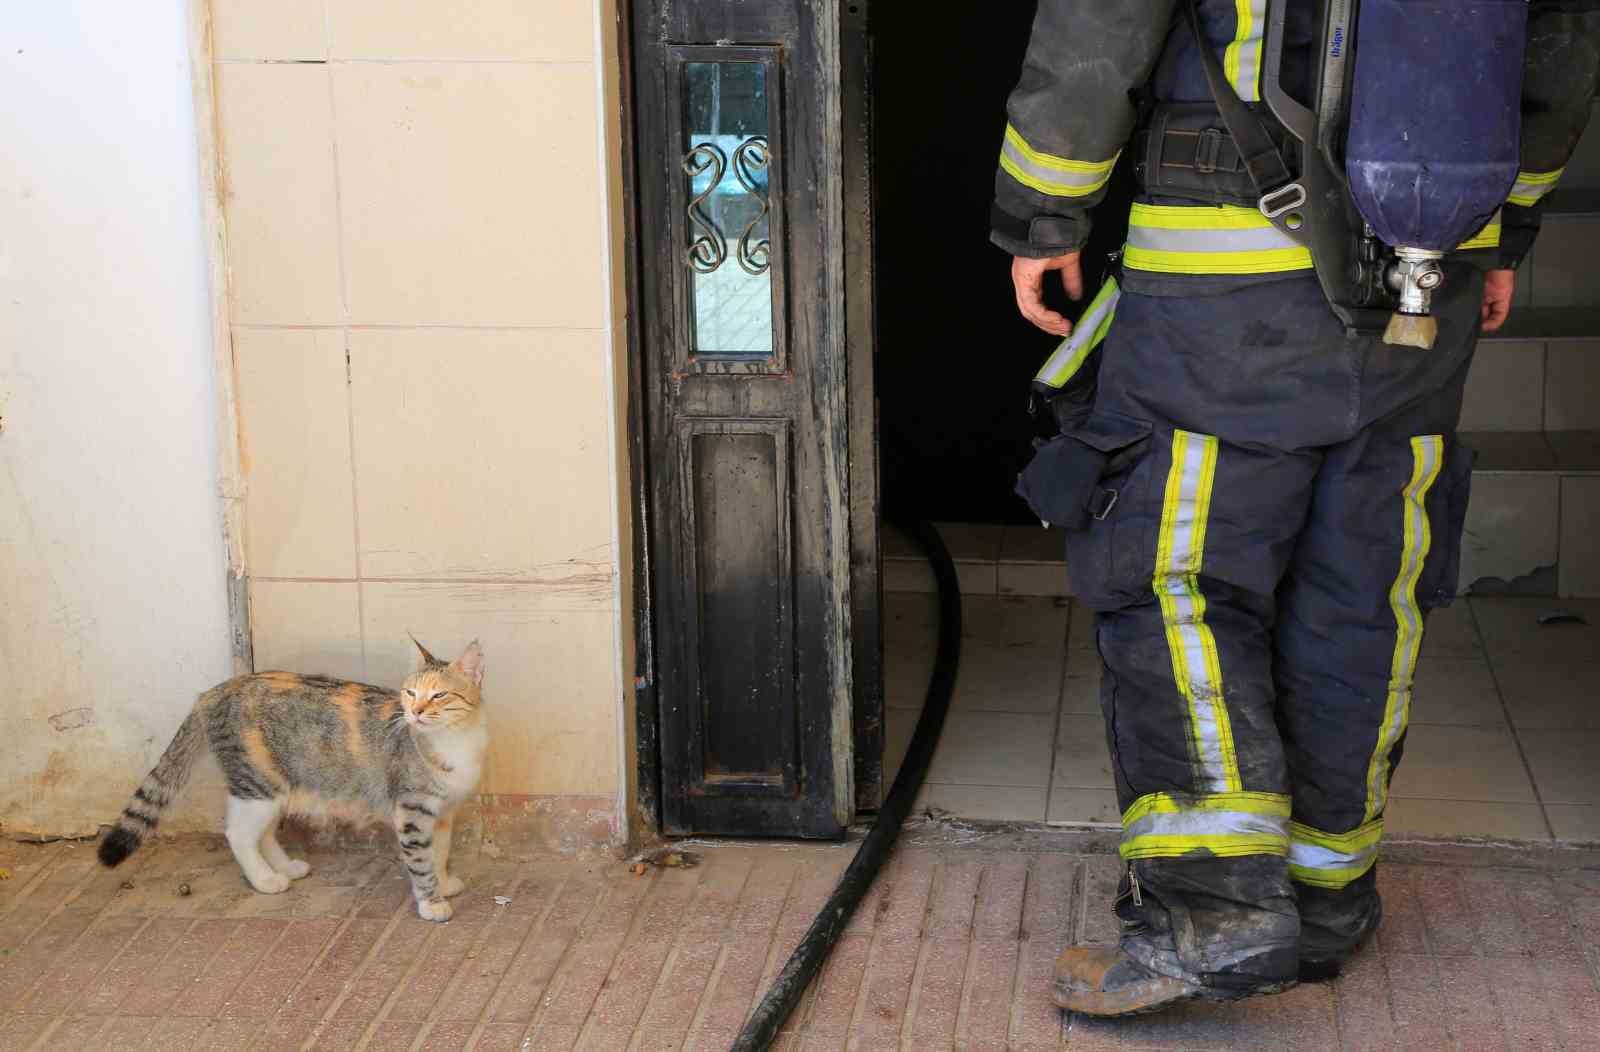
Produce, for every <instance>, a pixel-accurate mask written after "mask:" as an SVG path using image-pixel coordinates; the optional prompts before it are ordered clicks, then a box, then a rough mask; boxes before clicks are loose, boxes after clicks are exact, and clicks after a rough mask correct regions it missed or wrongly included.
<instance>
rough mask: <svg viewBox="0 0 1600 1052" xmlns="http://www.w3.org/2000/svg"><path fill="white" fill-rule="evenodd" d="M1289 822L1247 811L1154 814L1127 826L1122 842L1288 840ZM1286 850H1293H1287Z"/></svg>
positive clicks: (1280, 818) (1281, 817) (1285, 818)
mask: <svg viewBox="0 0 1600 1052" xmlns="http://www.w3.org/2000/svg"><path fill="white" fill-rule="evenodd" d="M1288 824H1289V819H1288V817H1287V816H1283V815H1263V814H1255V813H1253V812H1250V811H1178V812H1176V813H1173V812H1165V811H1157V812H1153V813H1151V814H1147V815H1144V816H1143V817H1141V818H1139V819H1137V820H1135V821H1133V822H1131V823H1129V825H1128V826H1127V827H1126V828H1125V829H1123V831H1122V839H1124V840H1136V839H1138V838H1140V837H1193V836H1206V837H1219V836H1271V837H1282V838H1284V840H1285V841H1287V840H1288V837H1289V834H1288V832H1287V829H1288ZM1290 850H1293V847H1292V846H1291V848H1290Z"/></svg>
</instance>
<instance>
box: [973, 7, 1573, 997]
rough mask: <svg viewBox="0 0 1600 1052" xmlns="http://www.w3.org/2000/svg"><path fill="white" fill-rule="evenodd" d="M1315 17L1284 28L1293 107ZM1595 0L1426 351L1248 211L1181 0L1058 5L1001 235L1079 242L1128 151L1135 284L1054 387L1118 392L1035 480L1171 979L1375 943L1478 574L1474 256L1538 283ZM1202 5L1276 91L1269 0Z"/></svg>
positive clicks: (1554, 69)
mask: <svg viewBox="0 0 1600 1052" xmlns="http://www.w3.org/2000/svg"><path fill="white" fill-rule="evenodd" d="M1316 6H1317V5H1315V4H1312V3H1310V2H1305V3H1295V4H1293V5H1292V6H1291V9H1290V11H1289V24H1288V33H1287V44H1286V49H1285V51H1286V54H1285V56H1284V78H1285V86H1286V88H1288V90H1289V91H1290V92H1291V93H1296V92H1297V91H1298V90H1300V89H1302V88H1303V86H1304V83H1305V81H1306V79H1307V77H1308V74H1309V68H1310V56H1309V53H1308V51H1309V43H1308V42H1309V41H1310V40H1311V39H1312V36H1313V32H1312V19H1313V18H1314V17H1315V15H1314V9H1315V7H1316ZM1597 8H1600V3H1595V2H1590V3H1570V2H1569V3H1562V2H1539V0H1535V2H1534V3H1533V4H1532V7H1531V21H1530V28H1529V36H1528V41H1529V42H1528V50H1527V59H1526V69H1527V72H1526V86H1525V102H1524V109H1523V142H1522V164H1521V167H1522V172H1521V175H1520V177H1519V178H1518V180H1517V184H1516V186H1515V188H1514V189H1513V190H1512V191H1511V193H1510V196H1509V198H1508V200H1507V201H1506V204H1505V206H1504V208H1503V210H1502V213H1501V217H1500V218H1499V219H1498V220H1497V221H1496V222H1494V223H1491V224H1490V225H1489V226H1488V227H1487V228H1486V229H1484V230H1483V231H1481V232H1480V233H1479V234H1478V235H1477V236H1476V237H1475V238H1474V239H1473V240H1472V242H1471V243H1470V245H1469V246H1468V248H1467V249H1466V250H1465V251H1463V252H1462V253H1460V254H1458V255H1457V256H1455V257H1453V258H1451V259H1449V260H1447V261H1446V274H1447V282H1446V285H1445V287H1444V289H1443V290H1442V291H1441V293H1440V294H1439V295H1438V296H1437V297H1436V298H1435V301H1434V313H1435V316H1436V317H1437V318H1438V321H1439V337H1438V340H1437V342H1436V344H1435V347H1434V349H1433V350H1431V351H1418V350H1416V349H1413V348H1397V347H1390V346H1388V345H1385V344H1383V343H1382V342H1381V340H1380V339H1378V338H1377V337H1376V336H1367V335H1363V334H1359V333H1350V332H1347V331H1346V329H1345V327H1344V326H1343V325H1342V324H1341V323H1340V322H1339V321H1338V319H1337V318H1336V317H1335V316H1334V314H1333V313H1332V312H1331V311H1330V310H1329V308H1328V306H1327V303H1326V301H1325V300H1324V299H1323V295H1322V291H1321V287H1320V285H1319V284H1318V282H1317V281H1316V279H1315V278H1314V277H1313V276H1312V272H1311V259H1310V257H1309V255H1308V254H1307V253H1306V251H1305V250H1304V249H1303V248H1301V247H1300V246H1298V245H1296V244H1294V243H1293V242H1290V241H1288V240H1287V239H1285V238H1283V237H1282V236H1281V235H1280V234H1279V233H1278V232H1277V231H1276V230H1275V229H1274V228H1272V227H1271V226H1270V225H1269V224H1268V223H1267V221H1266V220H1265V219H1263V218H1262V217H1261V216H1260V214H1259V213H1258V212H1257V211H1256V210H1255V209H1253V208H1251V207H1249V206H1248V204H1247V203H1246V202H1247V200H1248V198H1247V196H1246V186H1247V184H1246V183H1245V182H1243V181H1242V173H1241V172H1240V170H1239V165H1238V161H1237V153H1236V152H1235V151H1233V150H1232V149H1231V144H1230V143H1229V142H1228V140H1227V137H1226V132H1225V131H1222V132H1221V133H1220V136H1219V135H1218V134H1216V133H1214V132H1207V130H1206V129H1207V128H1212V129H1220V128H1222V124H1221V122H1220V121H1219V120H1217V119H1216V117H1215V115H1214V114H1212V115H1211V116H1210V117H1209V120H1208V118H1207V117H1206V115H1205V113H1204V112H1203V111H1204V110H1205V107H1206V106H1207V105H1208V104H1209V103H1210V101H1211V95H1210V92H1209V90H1208V88H1207V85H1206V80H1205V77H1204V74H1203V71H1202V68H1201V64H1200V62H1199V60H1198V58H1199V53H1198V51H1197V48H1196V44H1195V40H1194V36H1193V34H1192V33H1191V32H1190V29H1189V27H1188V26H1187V25H1186V24H1185V22H1184V20H1183V18H1182V16H1181V13H1180V12H1179V11H1178V7H1177V2H1175V0H1118V2H1115V3H1110V2H1104V0H1040V2H1039V7H1038V15H1037V18H1036V21H1035V23H1034V28H1033V36H1032V39H1031V41H1030V43H1029V46H1028V51H1027V59H1026V63H1025V65H1024V67H1023V71H1022V77H1021V80H1020V82H1019V84H1018V85H1017V88H1016V90H1015V91H1014V92H1013V94H1012V96H1011V99H1010V103H1009V106H1008V117H1009V125H1008V127H1007V128H1006V132H1005V141H1004V144H1003V146H1002V148H1001V154H1000V165H999V169H1000V170H999V173H998V175H997V193H996V201H995V206H994V222H993V234H992V237H993V240H994V241H995V242H996V243H997V244H999V245H1000V246H1001V247H1003V248H1005V249H1006V250H1007V251H1009V252H1011V253H1013V254H1015V255H1021V256H1031V257H1044V256H1055V255H1060V254H1062V253H1065V252H1068V251H1071V250H1074V249H1077V248H1080V247H1081V246H1083V245H1084V243H1085V241H1086V239H1087V237H1088V233H1089V224H1090V216H1091V214H1092V213H1093V210H1094V207H1095V205H1096V204H1097V203H1098V202H1099V201H1100V200H1101V198H1102V196H1103V192H1104V188H1105V186H1106V181H1107V178H1108V176H1109V175H1110V173H1111V171H1112V168H1113V166H1114V165H1115V163H1116V162H1117V160H1118V157H1119V156H1120V155H1121V154H1123V153H1124V152H1126V151H1129V150H1134V151H1137V156H1136V157H1134V158H1133V160H1135V161H1136V163H1137V165H1139V166H1143V168H1144V171H1143V173H1142V177H1143V186H1144V189H1143V191H1142V193H1141V194H1140V196H1139V197H1138V198H1137V199H1136V200H1137V203H1136V204H1135V205H1134V206H1133V214H1132V216H1131V221H1130V231H1129V234H1128V240H1127V246H1126V250H1125V254H1124V257H1123V260H1122V268H1123V275H1124V277H1123V281H1122V285H1121V287H1120V288H1119V287H1118V286H1117V285H1116V284H1115V283H1108V284H1107V286H1106V287H1105V288H1104V289H1102V290H1101V292H1100V295H1099V296H1098V297H1096V298H1095V300H1094V301H1093V302H1092V303H1091V304H1090V305H1089V306H1088V309H1087V310H1086V312H1085V313H1084V315H1083V316H1082V317H1081V318H1080V320H1079V322H1078V324H1077V326H1076V328H1075V331H1074V333H1073V335H1072V336H1071V337H1069V338H1068V339H1067V340H1066V341H1064V342H1063V344H1062V346H1061V348H1060V349H1058V351H1057V352H1056V354H1055V355H1054V356H1053V357H1052V358H1051V361H1050V363H1049V364H1047V366H1046V369H1045V372H1044V373H1042V374H1041V379H1042V380H1043V381H1045V382H1046V384H1047V386H1049V387H1051V388H1054V389H1064V390H1071V389H1072V388H1073V386H1074V385H1075V384H1076V383H1078V382H1079V381H1080V380H1081V379H1082V377H1084V376H1085V375H1097V384H1096V386H1095V388H1094V390H1093V393H1092V397H1085V398H1082V399H1080V400H1079V401H1080V405H1079V406H1078V407H1077V409H1075V410H1074V411H1073V412H1072V413H1070V414H1068V415H1067V416H1065V417H1064V424H1065V427H1064V434H1063V435H1062V436H1060V437H1059V438H1057V439H1055V440H1054V442H1053V443H1052V445H1050V446H1047V447H1045V450H1044V451H1043V452H1042V453H1041V456H1040V457H1039V458H1037V459H1036V460H1035V466H1034V467H1031V468H1030V472H1033V477H1031V478H1030V477H1029V476H1027V475H1025V476H1024V480H1023V488H1024V489H1025V490H1026V489H1031V490H1032V491H1033V492H1034V493H1035V494H1040V493H1043V494H1046V495H1047V496H1050V497H1051V498H1053V499H1054V500H1055V501H1056V503H1057V504H1061V503H1066V504H1069V505H1071V507H1070V508H1069V509H1068V513H1067V514H1064V515H1062V516H1059V517H1058V520H1057V521H1058V524H1060V525H1063V526H1065V527H1067V547H1068V554H1067V558H1068V565H1069V567H1070V571H1071V576H1072V579H1073V584H1074V588H1075V591H1076V594H1077V596H1078V598H1079V600H1080V601H1081V602H1083V603H1084V604H1085V605H1087V606H1088V607H1089V608H1090V609H1092V610H1094V611H1095V612H1096V623H1097V629H1096V630H1097V639H1098V645H1099V651H1100V654H1101V657H1102V685H1101V705H1102V710H1103V712H1104V715H1105V723H1106V733H1107V738H1108V744H1109V746H1110V752H1111V757H1112V767H1113V772H1114V776H1115V780H1116V787H1117V791H1118V795H1119V798H1120V805H1121V807H1122V809H1123V815H1122V825H1123V834H1122V842H1121V853H1122V857H1123V859H1124V860H1125V861H1126V863H1127V868H1126V871H1125V873H1124V876H1123V886H1122V894H1121V895H1120V896H1119V898H1118V903H1117V909H1118V912H1119V914H1120V915H1121V917H1122V919H1123V921H1124V935H1123V945H1124V949H1125V950H1126V951H1127V952H1128V953H1130V954H1132V955H1133V956H1135V957H1136V958H1137V959H1139V960H1140V961H1141V962H1142V963H1144V964H1146V965H1147V966H1148V967H1150V968H1153V969H1155V970H1157V971H1160V972H1163V973H1166V974H1171V975H1174V976H1176V977H1183V978H1196V977H1198V978H1199V979H1200V980H1201V981H1202V982H1205V983H1207V984H1210V985H1212V986H1218V987H1228V986H1235V987H1240V988H1248V987H1251V986H1255V985H1261V984H1264V983H1268V982H1274V981H1281V980H1283V979H1284V978H1285V977H1289V976H1292V975H1293V974H1294V972H1295V969H1296V958H1297V957H1298V958H1300V959H1301V960H1302V961H1305V960H1311V961H1319V960H1320V961H1328V960H1336V959H1338V958H1339V957H1340V956H1342V955H1343V954H1345V953H1348V952H1349V951H1350V949H1351V948H1352V947H1353V946H1354V945H1355V944H1356V943H1357V942H1359V940H1360V939H1362V938H1363V937H1364V936H1365V935H1366V934H1367V933H1368V932H1370V931H1371V930H1372V928H1373V927H1374V926H1375V925H1376V923H1377V919H1378V916H1379V910H1380V906H1379V901H1378V896H1377V892H1376V882H1375V876H1376V873H1375V870H1374V868H1373V867H1374V863H1375V860H1376V858H1377V853H1378V843H1379V839H1380V837H1381V836H1382V833H1383V828H1384V820H1385V816H1386V813H1387V810H1388V804H1389V792H1390V779H1391V777H1392V776H1393V774H1394V772H1395V769H1396V766H1397V765H1398V763H1399V761H1400V755H1401V752H1402V749H1403V746H1404V742H1405V738H1406V730H1407V725H1408V721H1409V717H1410V707H1411V692H1412V683H1413V676H1414V673H1415V670H1416V667H1417V662H1418V658H1419V655H1420V654H1421V653H1422V649H1423V627H1424V620H1425V618H1426V616H1427V612H1428V611H1429V610H1430V609H1432V608H1434V607H1437V606H1440V605H1442V604H1445V603H1447V602H1449V600H1450V599H1451V597H1452V596H1453V594H1454V591H1455V583H1456V577H1457V575H1458V574H1459V561H1458V554H1459V550H1460V537H1461V529H1462V522H1463V517H1464V515H1465V508H1466V501H1467V492H1468V486H1469V484H1470V478H1471V468H1472V453H1471V451H1470V450H1468V449H1467V448H1466V447H1464V446H1463V445H1461V444H1460V443H1459V442H1458V441H1457V440H1456V435H1455V430H1456V423H1457V420H1458V418H1459V414H1460V406H1461V396H1462V389H1463V385H1464V382H1465V377H1466V373H1467V369H1468V366H1469V365H1470V362H1471V358H1472V353H1473V349H1474V346H1475V343H1476V339H1477V332H1478V325H1479V307H1480V303H1481V298H1482V289H1483V276H1482V270H1483V269H1484V267H1485V266H1489V267H1493V266H1499V267H1515V266H1517V265H1518V263H1520V261H1521V260H1522V258H1523V256H1524V255H1525V254H1526V253H1527V251H1528V248H1529V246H1530V244H1531V242H1532V240H1533V237H1534V234H1535V233H1536V232H1537V229H1538V226H1539V215H1540V208H1541V202H1542V201H1544V200H1545V198H1546V197H1547V195H1548V194H1549V192H1550V191H1551V190H1552V189H1553V188H1554V187H1555V186H1556V185H1557V183H1558V181H1559V179H1560V177H1561V173H1562V169H1563V166H1564V165H1566V163H1567V161H1568V158H1569V156H1570V155H1571V153H1572V151H1573V148H1574V146H1575V144H1576V142H1577V139H1578V136H1579V135H1580V134H1581V132H1582V130H1583V128H1584V125H1585V122H1586V119H1587V117H1588V113H1589V108H1590V105H1591V100H1592V98H1593V96H1594V94H1595V90H1596V85H1597V69H1600V10H1597ZM1198 9H1199V18H1200V23H1201V29H1202V32H1203V34H1204V36H1205V38H1206V39H1207V40H1208V42H1209V43H1210V46H1211V47H1213V48H1215V49H1216V52H1217V54H1218V57H1219V58H1220V60H1221V62H1222V65H1223V68H1224V70H1225V71H1226V73H1227V76H1228V79H1229V81H1230V82H1231V83H1232V85H1233V87H1234V89H1235V91H1236V92H1237V93H1238V94H1239V96H1240V97H1241V98H1243V99H1244V100H1247V101H1254V100H1257V99H1259V97H1260V77H1261V64H1262V37H1263V33H1262V29H1263V21H1264V14H1265V12H1264V4H1263V2H1262V0H1200V2H1199V4H1198ZM1175 104H1191V105H1188V106H1184V105H1175ZM1461 104H1462V105H1463V106H1471V105H1472V100H1471V98H1470V97H1463V99H1462V103H1461ZM1185 165H1187V168H1185V167H1184V166H1185ZM1202 169H1206V170H1205V171H1202ZM1201 175H1206V176H1213V177H1215V180H1214V182H1213V183H1211V184H1209V185H1208V184H1207V182H1206V181H1205V180H1204V179H1200V178H1198V176H1201ZM1230 180H1231V181H1230ZM1229 198H1233V199H1234V200H1232V201H1230V200H1229ZM1472 252H1476V253H1478V254H1479V255H1480V256H1482V257H1484V259H1483V261H1482V262H1479V263H1477V264H1476V265H1474V263H1473V261H1472V260H1471V259H1470V258H1468V255H1469V253H1472ZM1102 341H1103V342H1102ZM1091 359H1092V360H1093V365H1094V368H1093V369H1089V368H1087V367H1086V363H1088V362H1090V361H1091ZM1085 464H1088V465H1090V466H1091V467H1092V468H1093V471H1092V472H1090V473H1089V474H1087V475H1086V473H1085V471H1084V465H1085ZM1086 478H1087V482H1088V486H1087V489H1086V490H1085V491H1084V492H1081V493H1080V492H1078V490H1079V489H1082V488H1084V482H1085V479H1086ZM1044 503H1046V504H1049V503H1050V500H1045V501H1044ZM1037 506H1039V505H1038V503H1037V502H1036V507H1037ZM1080 509H1081V510H1082V512H1083V513H1082V514H1077V512H1078V510H1080ZM1443 700H1444V701H1446V703H1447V701H1448V699H1443Z"/></svg>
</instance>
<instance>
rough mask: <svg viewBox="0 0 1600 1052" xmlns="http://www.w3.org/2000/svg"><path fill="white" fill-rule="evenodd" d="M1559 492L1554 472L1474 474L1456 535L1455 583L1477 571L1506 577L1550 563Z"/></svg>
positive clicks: (1553, 559)
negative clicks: (1458, 552)
mask: <svg viewBox="0 0 1600 1052" xmlns="http://www.w3.org/2000/svg"><path fill="white" fill-rule="evenodd" d="M1559 495H1560V480H1559V479H1558V478H1557V477H1556V476H1554V475H1544V474H1534V473H1527V474H1521V473H1516V472H1509V473H1506V474H1483V473H1481V472H1480V473H1478V474H1476V475H1474V476H1473V477H1472V499H1471V500H1470V501H1469V502H1468V504H1467V522H1466V531H1465V533H1464V534H1463V536H1462V538H1461V587H1463V588H1465V587H1466V586H1468V585H1470V584H1471V583H1472V582H1473V581H1476V580H1478V579H1479V578H1483V577H1496V578H1499V579H1500V580H1502V581H1512V580H1515V579H1517V578H1518V577H1524V576H1526V575H1528V574H1530V573H1533V571H1535V570H1537V569H1539V568H1540V567H1541V566H1553V565H1555V562H1556V545H1557V526H1558V516H1557V514H1556V508H1557V501H1558V500H1559Z"/></svg>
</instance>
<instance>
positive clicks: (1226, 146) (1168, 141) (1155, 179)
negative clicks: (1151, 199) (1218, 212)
mask: <svg viewBox="0 0 1600 1052" xmlns="http://www.w3.org/2000/svg"><path fill="white" fill-rule="evenodd" d="M1132 145H1133V159H1134V169H1133V171H1134V176H1135V177H1136V178H1137V179H1138V180H1139V185H1140V188H1141V189H1143V190H1144V192H1145V193H1147V194H1151V195H1154V196H1157V197H1181V198H1185V199H1186V200H1192V201H1204V202H1206V203H1208V204H1218V205H1240V206H1242V207H1246V208H1252V209H1253V208H1255V207H1256V204H1257V202H1258V201H1259V200H1260V197H1261V193H1260V191H1258V190H1257V189H1256V187H1255V184H1254V183H1253V182H1252V181H1251V179H1250V172H1249V168H1248V166H1247V165H1246V164H1245V161H1244V157H1243V156H1242V155H1241V153H1240V151H1239V147H1238V146H1237V145H1236V144H1235V143H1234V141H1233V138H1232V137H1231V136H1230V135H1229V134H1228V128H1227V125H1226V124H1224V123H1223V121H1222V116H1221V114H1220V113H1219V112H1218V111H1217V108H1216V107H1215V106H1213V105H1211V104H1210V103H1204V102H1199V103H1163V104H1161V105H1158V106H1156V107H1155V108H1154V110H1153V111H1152V112H1151V116H1150V123H1149V125H1148V126H1147V127H1145V128H1144V129H1142V130H1141V131H1139V132H1138V133H1137V134H1136V135H1135V136H1134V138H1133V144H1132Z"/></svg>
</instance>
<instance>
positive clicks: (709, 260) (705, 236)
mask: <svg viewBox="0 0 1600 1052" xmlns="http://www.w3.org/2000/svg"><path fill="white" fill-rule="evenodd" d="M740 149H743V147H740ZM683 170H684V171H685V172H687V173H688V174H689V186H690V188H691V189H693V187H694V180H696V179H698V178H699V177H700V176H702V175H704V174H705V173H706V172H710V173H711V178H710V179H708V180H707V181H706V188H705V189H704V190H701V191H700V192H699V193H698V194H695V195H694V196H693V197H691V198H690V199H689V208H688V212H689V223H690V225H691V227H692V228H693V229H695V230H696V231H698V232H697V233H695V236H694V241H693V242H692V243H691V244H690V245H689V266H691V267H693V268H694V269H695V270H697V271H699V272H700V273H702V274H710V273H712V272H713V271H715V270H716V269H717V268H718V267H720V266H722V263H723V261H724V260H726V259H727V258H728V248H727V244H726V242H724V240H723V238H722V232H721V231H719V230H718V229H717V226H716V224H715V223H713V222H712V221H711V217H710V216H708V215H706V214H705V213H704V212H703V211H701V209H700V205H701V204H702V203H703V202H704V201H705V200H706V199H707V198H708V197H710V196H711V195H712V194H713V193H715V192H716V190H717V184H719V183H721V182H722V176H723V173H724V172H726V171H727V170H728V159H727V158H726V157H724V156H723V154H722V151H721V150H719V149H717V148H716V147H715V146H713V145H712V144H711V143H708V142H703V143H700V144H699V145H697V146H695V147H694V148H693V149H692V150H690V151H689V153H688V155H687V156H685V157H684V159H683Z"/></svg>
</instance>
